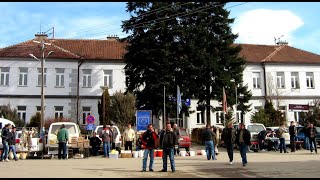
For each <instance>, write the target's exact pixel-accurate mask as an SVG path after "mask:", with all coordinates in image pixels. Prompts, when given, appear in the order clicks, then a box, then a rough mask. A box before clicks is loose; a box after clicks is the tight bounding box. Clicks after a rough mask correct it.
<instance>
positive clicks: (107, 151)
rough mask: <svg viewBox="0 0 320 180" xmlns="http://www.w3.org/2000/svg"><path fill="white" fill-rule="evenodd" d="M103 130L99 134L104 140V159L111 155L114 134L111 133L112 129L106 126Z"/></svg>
mask: <svg viewBox="0 0 320 180" xmlns="http://www.w3.org/2000/svg"><path fill="white" fill-rule="evenodd" d="M102 128H103V130H102V131H101V133H100V134H99V137H100V138H101V139H102V145H103V157H106V158H109V154H110V148H111V147H110V143H111V141H112V140H111V139H112V132H111V131H110V128H109V127H107V126H106V125H104V126H102Z"/></svg>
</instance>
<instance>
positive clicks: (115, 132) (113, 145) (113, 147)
mask: <svg viewBox="0 0 320 180" xmlns="http://www.w3.org/2000/svg"><path fill="white" fill-rule="evenodd" d="M110 131H111V132H112V139H111V143H112V144H111V148H112V149H116V139H117V136H118V131H117V129H116V128H115V127H114V126H113V124H111V125H110Z"/></svg>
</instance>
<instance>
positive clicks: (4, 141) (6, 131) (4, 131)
mask: <svg viewBox="0 0 320 180" xmlns="http://www.w3.org/2000/svg"><path fill="white" fill-rule="evenodd" d="M10 129H11V124H6V125H5V127H4V128H2V133H1V137H2V144H3V152H2V156H1V160H2V161H7V162H9V161H10V160H9V159H8V154H9V143H8V141H9V137H10V134H9V133H10Z"/></svg>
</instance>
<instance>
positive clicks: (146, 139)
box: [141, 124, 158, 172]
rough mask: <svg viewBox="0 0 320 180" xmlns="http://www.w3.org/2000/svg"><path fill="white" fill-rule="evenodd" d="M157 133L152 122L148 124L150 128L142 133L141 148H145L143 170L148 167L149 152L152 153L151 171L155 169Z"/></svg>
mask: <svg viewBox="0 0 320 180" xmlns="http://www.w3.org/2000/svg"><path fill="white" fill-rule="evenodd" d="M157 139H158V135H157V133H156V132H155V131H154V129H153V126H152V124H149V125H148V129H147V131H146V132H144V133H143V134H142V135H141V142H142V145H141V148H142V149H144V154H143V161H142V163H143V165H142V171H141V172H145V171H146V169H147V160H148V154H150V164H149V171H153V161H154V149H155V148H156V147H155V145H156V140H157Z"/></svg>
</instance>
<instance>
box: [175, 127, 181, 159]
mask: <svg viewBox="0 0 320 180" xmlns="http://www.w3.org/2000/svg"><path fill="white" fill-rule="evenodd" d="M173 132H174V133H175V134H176V136H177V144H176V145H175V147H174V155H179V153H180V151H179V139H180V137H181V136H180V130H179V128H178V125H177V124H174V125H173Z"/></svg>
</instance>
